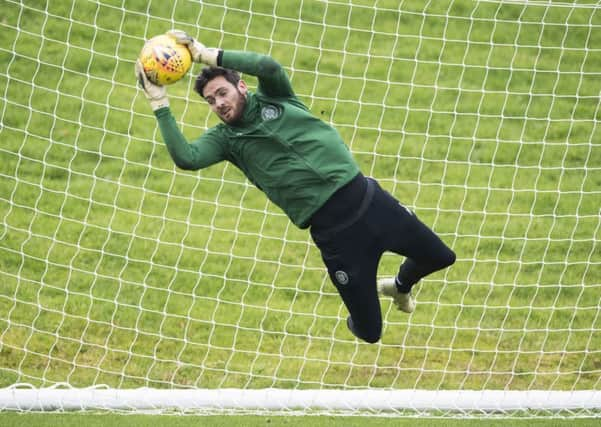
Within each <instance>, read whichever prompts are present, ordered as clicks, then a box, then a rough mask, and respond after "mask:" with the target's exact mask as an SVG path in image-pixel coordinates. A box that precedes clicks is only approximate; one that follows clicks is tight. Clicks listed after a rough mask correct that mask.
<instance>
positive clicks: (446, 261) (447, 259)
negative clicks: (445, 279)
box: [440, 248, 457, 268]
mask: <svg viewBox="0 0 601 427" xmlns="http://www.w3.org/2000/svg"><path fill="white" fill-rule="evenodd" d="M456 259H457V255H455V252H453V250H452V249H450V248H446V250H445V251H443V253H442V254H441V257H440V265H441V267H440V268H446V267H449V266H451V265H453V264H455V261H456Z"/></svg>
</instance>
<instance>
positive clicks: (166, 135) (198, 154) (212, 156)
mask: <svg viewBox="0 0 601 427" xmlns="http://www.w3.org/2000/svg"><path fill="white" fill-rule="evenodd" d="M154 114H155V116H156V118H157V121H158V123H159V129H160V130H161V135H162V136H163V141H165V145H166V146H167V150H168V151H169V154H170V155H171V158H172V159H173V162H174V163H175V164H176V166H177V167H179V168H181V169H186V170H197V169H203V168H206V167H207V166H211V165H212V164H215V163H218V162H220V161H222V160H225V158H226V155H225V152H224V149H223V146H222V145H221V144H220V143H219V141H218V140H217V139H216V138H214V137H213V135H212V133H210V132H205V133H204V134H203V135H201V136H200V138H198V139H197V140H195V141H193V142H192V143H191V144H190V143H188V141H187V140H186V138H185V137H184V135H183V134H182V132H181V131H180V130H179V127H178V126H177V123H176V122H175V118H174V117H173V115H172V114H171V110H170V109H169V108H160V109H158V110H156V111H155V112H154Z"/></svg>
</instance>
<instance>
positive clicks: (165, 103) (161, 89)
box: [136, 59, 169, 111]
mask: <svg viewBox="0 0 601 427" xmlns="http://www.w3.org/2000/svg"><path fill="white" fill-rule="evenodd" d="M136 78H137V79H138V84H139V85H140V87H141V88H142V89H143V90H144V95H145V96H146V99H148V102H149V103H150V108H152V111H156V110H158V109H159V108H163V107H169V99H168V98H167V88H166V87H165V86H159V85H156V84H154V83H152V82H151V81H150V80H148V77H146V73H145V72H144V66H143V65H142V63H141V62H140V60H139V59H138V60H137V61H136Z"/></svg>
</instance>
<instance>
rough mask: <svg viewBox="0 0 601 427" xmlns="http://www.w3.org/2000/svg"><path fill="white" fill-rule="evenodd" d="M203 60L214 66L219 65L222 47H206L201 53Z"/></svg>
mask: <svg viewBox="0 0 601 427" xmlns="http://www.w3.org/2000/svg"><path fill="white" fill-rule="evenodd" d="M200 56H201V58H202V59H201V61H202V62H204V63H205V64H207V65H210V66H212V67H216V66H218V65H219V62H220V61H219V59H220V58H221V49H218V48H211V47H205V48H204V49H203V51H202V53H201V55H200Z"/></svg>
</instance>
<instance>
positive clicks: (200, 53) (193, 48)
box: [167, 30, 220, 67]
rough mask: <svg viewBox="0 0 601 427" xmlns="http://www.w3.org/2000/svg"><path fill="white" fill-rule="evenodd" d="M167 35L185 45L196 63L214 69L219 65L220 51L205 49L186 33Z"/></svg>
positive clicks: (169, 33)
mask: <svg viewBox="0 0 601 427" xmlns="http://www.w3.org/2000/svg"><path fill="white" fill-rule="evenodd" d="M167 35H168V36H171V37H173V38H174V39H175V41H177V42H178V43H180V44H183V45H185V46H186V47H187V48H188V50H189V51H190V54H191V55H192V60H193V61H194V62H200V63H203V64H207V65H211V66H213V67H215V66H217V65H218V64H217V58H218V57H219V52H220V50H219V49H216V48H208V47H205V45H204V44H202V43H201V42H199V41H198V40H196V39H195V38H194V37H192V36H190V35H188V33H186V32H185V31H181V30H171V31H169V32H168V33H167Z"/></svg>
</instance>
